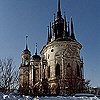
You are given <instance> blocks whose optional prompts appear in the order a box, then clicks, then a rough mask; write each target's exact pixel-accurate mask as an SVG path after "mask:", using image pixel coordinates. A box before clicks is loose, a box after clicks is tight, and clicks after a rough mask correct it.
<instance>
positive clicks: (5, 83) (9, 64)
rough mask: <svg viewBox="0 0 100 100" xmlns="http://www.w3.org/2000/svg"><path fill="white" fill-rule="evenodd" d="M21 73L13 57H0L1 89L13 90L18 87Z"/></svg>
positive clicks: (4, 90) (3, 90) (5, 90)
mask: <svg viewBox="0 0 100 100" xmlns="http://www.w3.org/2000/svg"><path fill="white" fill-rule="evenodd" d="M18 80H19V74H18V70H17V68H16V66H15V65H14V63H13V59H9V58H5V59H0V90H1V91H2V92H11V91H14V90H15V89H17V88H18Z"/></svg>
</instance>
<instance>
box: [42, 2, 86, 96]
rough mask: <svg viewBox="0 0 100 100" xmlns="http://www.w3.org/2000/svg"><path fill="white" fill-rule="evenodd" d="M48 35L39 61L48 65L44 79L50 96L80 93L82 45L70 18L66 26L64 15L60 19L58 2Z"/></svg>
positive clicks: (81, 86)
mask: <svg viewBox="0 0 100 100" xmlns="http://www.w3.org/2000/svg"><path fill="white" fill-rule="evenodd" d="M69 25H70V26H69ZM51 30H52V31H51ZM48 33H49V36H48V42H47V44H46V45H45V46H44V47H43V49H42V51H41V58H42V59H45V60H46V62H47V63H46V71H45V77H46V78H48V82H49V88H50V92H51V94H56V95H59V94H60V95H64V94H66V93H67V94H72V93H77V92H82V91H83V80H84V77H83V76H84V75H83V66H82V64H83V63H82V61H81V58H80V50H81V48H82V45H81V44H80V43H79V42H78V41H77V40H76V38H75V33H74V26H73V21H72V17H71V18H70V23H69V22H67V21H66V16H65V15H64V18H62V16H61V10H60V0H58V11H57V16H56V17H54V21H53V22H52V26H51V24H50V30H49V29H48ZM50 34H51V35H50Z"/></svg>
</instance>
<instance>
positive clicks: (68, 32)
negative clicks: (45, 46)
mask: <svg viewBox="0 0 100 100" xmlns="http://www.w3.org/2000/svg"><path fill="white" fill-rule="evenodd" d="M69 36H70V28H69V21H68V37H69Z"/></svg>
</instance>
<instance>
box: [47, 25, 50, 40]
mask: <svg viewBox="0 0 100 100" xmlns="http://www.w3.org/2000/svg"><path fill="white" fill-rule="evenodd" d="M47 28H48V42H49V38H50V34H49V26H47Z"/></svg>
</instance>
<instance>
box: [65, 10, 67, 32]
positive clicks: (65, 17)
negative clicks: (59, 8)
mask: <svg viewBox="0 0 100 100" xmlns="http://www.w3.org/2000/svg"><path fill="white" fill-rule="evenodd" d="M66 29H67V25H66V13H65V12H64V31H66Z"/></svg>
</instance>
